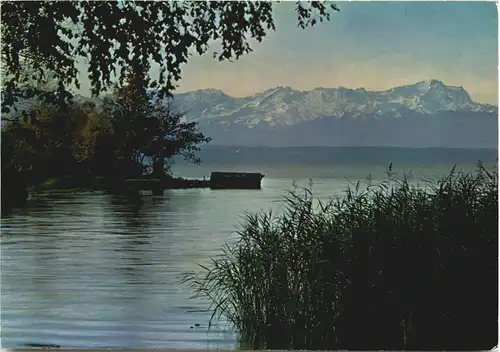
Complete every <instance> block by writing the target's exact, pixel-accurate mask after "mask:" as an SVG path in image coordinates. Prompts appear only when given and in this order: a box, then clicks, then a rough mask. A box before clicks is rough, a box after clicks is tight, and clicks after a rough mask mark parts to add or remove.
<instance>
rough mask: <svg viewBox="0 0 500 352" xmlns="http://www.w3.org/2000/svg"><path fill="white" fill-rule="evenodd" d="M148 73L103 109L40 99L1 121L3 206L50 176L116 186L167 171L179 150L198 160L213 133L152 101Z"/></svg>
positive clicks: (135, 77)
mask: <svg viewBox="0 0 500 352" xmlns="http://www.w3.org/2000/svg"><path fill="white" fill-rule="evenodd" d="M144 77H145V76H144V75H142V74H141V73H140V72H134V71H131V72H130V73H129V75H128V77H127V81H126V84H125V85H124V86H123V87H121V88H116V89H115V91H114V92H113V94H112V95H111V96H109V97H107V98H105V99H104V102H103V104H102V106H100V107H96V106H95V105H93V104H92V103H78V104H77V103H70V104H61V105H58V104H50V103H47V102H41V103H38V104H33V105H32V106H31V107H29V108H23V109H20V110H19V112H18V113H17V114H13V115H12V116H11V117H10V118H8V120H6V121H5V120H4V121H3V123H2V189H3V190H4V192H2V200H3V201H2V203H3V204H4V205H8V204H12V203H17V202H18V200H19V201H22V199H24V198H25V197H26V187H29V186H31V185H36V184H39V183H41V182H44V181H46V180H48V179H56V180H61V179H66V178H68V177H70V178H71V179H72V180H73V181H74V182H76V184H77V185H79V186H82V187H85V186H86V185H87V183H86V182H89V181H90V180H92V179H95V178H97V177H100V178H105V179H109V182H112V183H116V182H118V181H120V180H124V179H126V178H138V177H142V176H143V175H144V174H147V173H149V174H150V175H152V176H154V177H156V178H162V177H164V176H168V171H169V168H170V160H171V158H172V157H173V156H174V155H177V156H181V157H182V158H184V159H185V160H187V161H190V162H194V163H197V162H199V159H198V158H197V157H196V152H197V151H198V150H199V148H198V145H199V144H201V143H206V142H209V141H210V138H207V137H205V136H204V135H203V134H202V133H199V132H198V130H197V129H198V126H197V124H196V123H193V122H187V121H185V120H184V119H183V116H184V115H183V113H181V112H175V111H173V110H172V109H171V108H170V104H169V103H168V102H167V103H166V104H164V101H163V102H161V101H158V102H155V103H153V102H152V99H151V96H150V95H149V94H147V93H146V90H145V89H144V88H143V87H146V86H147V84H145V83H144V82H143V80H144V79H145V78H144ZM16 199H17V200H16ZM4 201H5V202H4Z"/></svg>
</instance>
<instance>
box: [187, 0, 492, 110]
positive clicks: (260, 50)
mask: <svg viewBox="0 0 500 352" xmlns="http://www.w3.org/2000/svg"><path fill="white" fill-rule="evenodd" d="M337 4H338V7H339V8H340V12H338V13H333V14H332V18H331V21H330V22H327V23H319V24H318V25H317V26H316V27H313V28H308V29H306V30H301V29H299V28H298V27H297V18H296V14H295V12H294V11H293V8H294V5H295V4H294V2H284V3H280V4H275V11H274V18H275V22H276V32H271V33H270V34H269V36H268V37H267V39H266V40H264V42H263V43H256V44H255V45H253V49H254V52H253V53H251V54H249V55H247V56H245V57H242V58H241V59H240V60H238V61H236V62H235V63H230V62H223V63H219V62H218V61H217V60H214V59H213V58H212V56H211V55H210V54H211V52H212V51H214V50H216V49H217V48H216V47H214V48H213V49H211V51H210V52H209V53H208V54H207V55H205V56H202V57H200V56H193V57H191V58H190V60H189V62H188V64H187V65H185V66H184V70H183V79H182V81H181V82H179V88H178V92H184V91H188V90H196V89H204V88H217V89H221V90H222V91H224V92H225V93H227V94H229V95H232V96H246V95H251V94H254V93H256V92H259V91H262V90H265V89H268V88H273V87H276V86H289V87H292V88H295V89H300V90H310V89H314V88H315V87H325V88H326V87H339V86H343V87H347V88H359V87H364V88H366V89H373V90H379V89H386V88H391V87H393V86H396V85H402V84H409V83H414V82H416V81H419V80H426V79H430V78H435V79H439V80H441V81H443V82H444V83H445V84H448V85H457V86H463V87H464V88H465V89H466V90H467V91H468V92H469V93H470V94H471V96H472V98H473V99H474V100H477V101H480V102H487V103H492V104H497V100H498V93H497V86H498V83H497V81H498V73H497V67H498V56H497V55H498V54H497V47H498V44H497V43H498V38H497V37H498V25H497V18H498V16H497V8H496V4H495V3H494V2H487V3H486V2H337Z"/></svg>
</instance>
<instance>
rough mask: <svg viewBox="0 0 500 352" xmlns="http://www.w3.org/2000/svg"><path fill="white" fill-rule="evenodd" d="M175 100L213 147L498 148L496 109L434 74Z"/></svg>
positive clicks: (212, 92)
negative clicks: (378, 83) (368, 85)
mask: <svg viewBox="0 0 500 352" xmlns="http://www.w3.org/2000/svg"><path fill="white" fill-rule="evenodd" d="M74 101H76V102H80V103H81V102H84V101H90V102H93V103H95V104H96V105H99V102H100V98H86V97H82V96H80V95H76V96H75V97H74ZM26 103H27V102H20V104H19V105H21V106H24V105H25V104H26ZM173 105H174V107H175V108H177V109H179V110H182V111H184V112H186V116H187V118H188V120H194V121H198V122H199V125H200V129H201V131H202V132H203V133H205V134H206V135H207V136H210V137H212V144H215V145H238V146H256V145H259V146H396V147H410V148H421V147H447V148H472V149H475V148H491V149H497V147H498V107H496V106H493V105H489V104H480V103H477V102H474V101H473V100H472V99H471V97H470V96H469V94H468V93H467V91H466V90H465V89H464V88H463V87H454V86H447V85H445V84H444V83H443V82H441V81H438V80H429V81H421V82H417V83H415V84H411V85H406V86H400V87H395V88H392V89H388V90H384V91H367V90H366V89H364V88H359V89H347V88H316V89H313V90H311V91H298V90H294V89H292V88H289V87H277V88H273V89H268V90H266V91H264V92H261V93H257V94H255V95H253V96H249V97H244V98H235V97H231V96H229V95H227V94H225V93H223V92H222V91H220V90H217V89H204V90H197V91H191V92H187V93H180V94H175V95H174V99H173ZM3 115H5V114H3Z"/></svg>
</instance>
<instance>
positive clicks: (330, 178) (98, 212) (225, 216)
mask: <svg viewBox="0 0 500 352" xmlns="http://www.w3.org/2000/svg"><path fill="white" fill-rule="evenodd" d="M451 167H452V165H444V164H439V165H438V164H434V165H418V164H413V165H403V166H401V167H400V168H395V169H394V170H393V171H396V172H398V173H399V174H401V173H402V172H403V171H404V172H406V173H409V174H410V177H411V179H412V180H413V181H414V182H416V181H417V180H420V179H422V178H436V177H439V176H443V175H444V174H446V173H447V172H448V171H449V170H450V169H451ZM385 168H386V165H372V166H366V165H365V166H362V165H355V166H354V165H351V166H349V165H342V166H336V167H332V166H310V165H309V166H306V165H289V166H280V167H279V169H276V168H273V166H272V165H260V166H259V165H253V166H251V165H231V166H228V165H204V166H202V167H194V166H181V165H179V166H177V167H174V169H173V171H174V173H175V174H176V175H181V176H185V177H203V176H207V177H209V175H210V172H211V171H253V172H262V173H264V174H265V175H266V177H265V178H264V179H263V183H262V190H209V189H189V190H167V191H165V192H164V194H163V196H154V197H153V196H152V195H149V194H144V195H142V196H141V197H140V198H138V199H130V198H126V197H123V196H116V195H109V194H106V193H104V192H94V193H92V192H76V191H75V192H73V191H52V192H46V193H42V194H39V195H38V197H36V198H35V199H32V200H30V201H29V203H28V205H27V206H26V207H25V208H23V209H17V210H15V211H14V212H12V214H9V215H8V216H4V217H2V223H1V230H2V236H1V269H2V270H1V274H2V275H1V286H0V287H1V346H2V347H3V348H23V347H24V344H30V343H36V344H57V345H60V346H61V348H68V349H71V348H101V349H104V348H141V349H155V348H170V349H188V348H189V349H191V348H192V349H232V348H236V347H237V343H236V334H235V333H234V331H233V330H232V329H231V328H230V327H229V326H228V325H227V324H226V323H224V322H220V324H218V325H216V326H212V327H211V328H210V330H208V321H209V318H210V313H209V312H206V311H204V310H205V309H206V308H207V306H208V305H207V302H204V301H201V300H193V299H190V296H191V294H192V293H191V292H190V290H189V288H188V287H186V286H184V285H182V284H181V283H180V276H181V274H182V273H183V272H186V271H192V270H198V267H197V263H206V262H207V261H208V260H209V258H210V257H211V256H214V255H217V254H218V253H219V252H220V251H219V249H220V247H221V246H222V245H223V244H224V243H225V242H226V241H227V240H228V239H230V238H231V236H234V233H233V231H234V230H235V225H237V224H238V222H239V221H240V219H241V218H240V217H241V215H243V214H244V212H245V211H250V212H256V211H259V210H262V209H263V210H269V209H274V210H277V211H279V201H280V200H281V196H282V195H283V194H285V192H286V190H290V189H292V183H293V181H297V183H298V184H299V185H307V183H308V182H309V179H310V178H311V179H312V180H313V192H314V194H315V195H316V196H318V197H319V198H321V199H327V198H329V197H331V196H341V195H342V193H343V191H345V189H346V188H347V186H348V185H349V182H350V181H352V182H355V181H357V180H366V178H367V176H368V175H369V174H371V178H372V180H373V182H375V183H376V182H379V181H381V180H385V179H387V176H386V174H385ZM460 168H463V169H464V170H467V171H470V170H474V165H463V166H460Z"/></svg>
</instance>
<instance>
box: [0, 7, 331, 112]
mask: <svg viewBox="0 0 500 352" xmlns="http://www.w3.org/2000/svg"><path fill="white" fill-rule="evenodd" d="M274 5H275V4H274V3H273V2H270V1H258V2H254V1H238V2H236V1H159V2H149V1H148V2H135V1H120V2H118V1H79V2H76V1H43V2H41V1H2V4H1V13H2V22H1V26H2V35H3V38H2V39H3V40H2V49H1V55H2V61H3V63H4V66H5V69H6V74H7V76H8V77H9V79H8V80H6V82H5V83H4V87H3V88H4V89H3V92H2V106H3V107H8V106H10V105H12V104H13V103H14V102H15V99H16V95H17V94H19V93H20V91H19V87H20V84H21V83H22V81H23V80H25V79H26V78H25V77H23V75H22V72H23V64H24V62H25V61H26V60H30V61H32V63H33V65H34V68H35V71H36V72H37V74H34V75H33V76H32V77H31V79H35V80H37V79H39V77H41V76H43V74H44V72H45V71H46V70H50V71H52V72H53V73H54V78H55V79H56V80H57V82H58V90H57V94H56V95H55V96H56V97H57V98H58V99H59V103H62V102H64V101H65V100H67V99H68V98H69V95H68V94H67V90H68V88H69V87H71V86H72V85H74V86H76V87H77V88H79V85H80V82H79V78H78V77H79V72H78V69H77V67H76V63H77V60H78V58H84V59H86V60H88V62H89V69H88V76H89V79H90V82H91V85H92V93H93V95H98V94H99V93H101V92H103V91H107V90H108V89H110V88H111V87H112V85H113V80H114V76H116V77H117V80H118V82H114V83H119V84H120V85H121V84H123V82H124V79H125V76H126V75H125V72H126V70H128V69H130V68H131V67H141V68H142V70H146V71H148V70H149V68H150V67H151V63H154V64H155V65H157V66H159V74H158V76H157V77H153V79H152V80H151V81H150V86H149V87H150V88H153V89H158V91H159V94H160V96H163V95H164V94H170V92H172V91H173V90H174V89H175V83H176V82H177V81H179V79H180V78H181V68H182V65H183V64H185V63H186V62H187V60H188V57H189V55H191V54H192V53H198V54H200V55H202V54H205V53H206V52H207V51H208V49H209V44H212V43H213V42H214V41H215V42H217V43H218V45H219V49H218V51H217V52H215V53H214V57H215V58H217V59H218V60H220V61H224V60H233V59H238V58H239V57H240V56H241V55H244V54H247V53H249V52H251V51H252V48H251V46H250V42H249V40H250V39H254V40H256V41H257V42H261V41H262V40H263V39H264V38H265V37H266V35H267V34H268V32H269V31H270V30H275V23H274V20H273V16H272V13H273V6H274ZM330 10H336V11H338V8H337V7H336V6H335V5H333V4H329V5H327V4H325V3H323V2H320V1H308V2H300V1H298V2H297V3H296V8H295V11H296V13H297V19H298V25H299V26H300V27H301V28H306V27H308V26H314V25H315V24H316V23H317V22H322V21H323V20H329V18H330V12H329V11H330ZM35 93H36V92H35ZM47 98H53V96H50V97H47Z"/></svg>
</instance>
